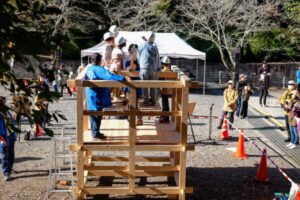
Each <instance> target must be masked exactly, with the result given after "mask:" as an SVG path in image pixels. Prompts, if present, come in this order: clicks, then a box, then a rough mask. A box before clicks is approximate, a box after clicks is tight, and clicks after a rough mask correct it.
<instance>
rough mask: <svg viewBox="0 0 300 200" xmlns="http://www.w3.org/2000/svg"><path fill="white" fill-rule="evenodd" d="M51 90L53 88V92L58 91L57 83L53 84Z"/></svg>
mask: <svg viewBox="0 0 300 200" xmlns="http://www.w3.org/2000/svg"><path fill="white" fill-rule="evenodd" d="M53 90H54V92H57V93H58V87H57V85H53Z"/></svg>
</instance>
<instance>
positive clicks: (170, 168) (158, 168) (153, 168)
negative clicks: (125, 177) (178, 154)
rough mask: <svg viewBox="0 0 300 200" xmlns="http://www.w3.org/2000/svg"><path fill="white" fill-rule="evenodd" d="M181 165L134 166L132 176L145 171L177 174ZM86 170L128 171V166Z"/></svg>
mask: <svg viewBox="0 0 300 200" xmlns="http://www.w3.org/2000/svg"><path fill="white" fill-rule="evenodd" d="M179 168H180V167H179V165H176V166H138V165H135V166H134V170H132V174H134V172H135V170H136V171H145V172H153V171H154V172H155V171H159V172H176V171H179ZM84 170H87V171H128V170H129V167H128V166H84Z"/></svg>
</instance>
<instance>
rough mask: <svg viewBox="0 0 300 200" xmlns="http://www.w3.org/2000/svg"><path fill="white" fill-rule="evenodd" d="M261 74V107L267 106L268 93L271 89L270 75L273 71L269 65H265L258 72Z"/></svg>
mask: <svg viewBox="0 0 300 200" xmlns="http://www.w3.org/2000/svg"><path fill="white" fill-rule="evenodd" d="M258 74H259V85H260V87H259V89H260V95H259V104H260V106H263V105H264V106H267V96H268V93H269V92H268V91H269V87H270V75H271V70H270V67H269V66H268V65H267V63H263V65H262V67H261V68H259V70H258Z"/></svg>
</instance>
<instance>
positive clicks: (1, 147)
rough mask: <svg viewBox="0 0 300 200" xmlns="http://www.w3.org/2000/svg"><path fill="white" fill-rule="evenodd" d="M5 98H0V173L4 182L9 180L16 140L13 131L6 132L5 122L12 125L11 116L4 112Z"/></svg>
mask: <svg viewBox="0 0 300 200" xmlns="http://www.w3.org/2000/svg"><path fill="white" fill-rule="evenodd" d="M5 104H6V98H5V97H0V154H1V157H2V173H3V177H4V180H5V181H8V180H10V175H11V172H12V169H13V165H14V160H15V150H14V146H15V145H14V143H15V141H16V139H17V137H16V133H15V132H14V131H8V127H7V124H6V122H7V121H8V120H9V121H10V122H11V123H12V125H14V123H13V122H14V120H13V117H12V114H11V113H10V112H9V111H6V110H7V109H6V108H7V107H6V106H5Z"/></svg>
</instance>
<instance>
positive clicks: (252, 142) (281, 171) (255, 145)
mask: <svg viewBox="0 0 300 200" xmlns="http://www.w3.org/2000/svg"><path fill="white" fill-rule="evenodd" d="M227 121H228V124H230V125H231V126H232V127H233V128H234V129H236V130H237V131H238V132H240V130H241V129H240V128H238V127H237V126H235V125H234V124H232V123H231V122H230V121H229V120H227ZM242 134H243V136H244V137H245V138H246V139H247V140H248V141H249V142H250V143H251V144H252V145H254V147H255V148H257V149H258V150H259V151H260V152H261V153H263V149H261V148H260V147H259V146H258V145H257V144H256V143H255V142H254V141H252V140H251V139H250V138H249V137H248V136H247V135H245V133H244V132H242ZM267 159H268V160H269V161H270V162H271V163H272V164H273V165H274V166H275V167H276V168H277V169H278V170H279V172H280V173H281V174H282V175H283V176H284V178H286V179H287V180H288V181H289V182H290V183H291V184H296V183H295V182H294V181H293V180H292V179H291V178H290V177H289V176H288V175H287V174H286V173H285V172H284V171H283V170H282V169H281V168H280V167H279V166H278V165H277V164H276V163H275V162H274V161H273V160H272V159H271V158H270V157H268V156H267Z"/></svg>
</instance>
